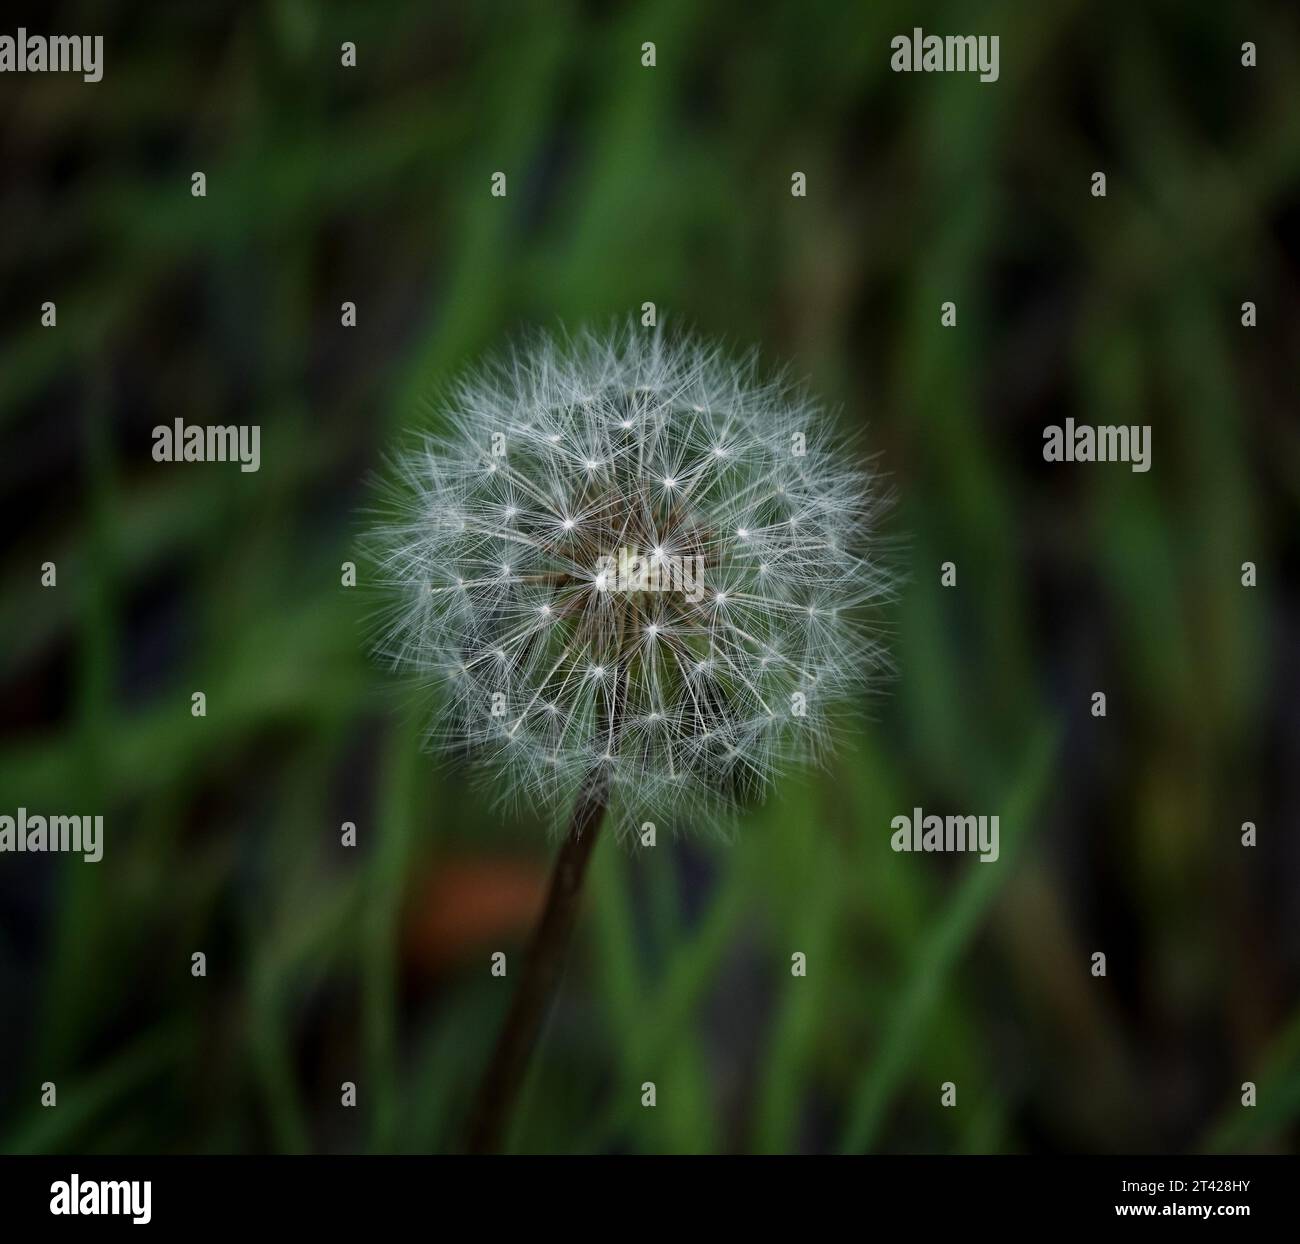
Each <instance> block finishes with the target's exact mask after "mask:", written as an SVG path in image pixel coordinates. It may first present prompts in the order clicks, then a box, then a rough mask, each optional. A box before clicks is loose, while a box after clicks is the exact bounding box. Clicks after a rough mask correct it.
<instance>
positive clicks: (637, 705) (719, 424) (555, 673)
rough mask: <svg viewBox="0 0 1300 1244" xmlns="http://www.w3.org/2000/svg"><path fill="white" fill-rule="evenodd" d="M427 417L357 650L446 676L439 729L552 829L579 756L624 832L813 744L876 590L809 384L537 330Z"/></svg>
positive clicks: (846, 701)
mask: <svg viewBox="0 0 1300 1244" xmlns="http://www.w3.org/2000/svg"><path fill="white" fill-rule="evenodd" d="M440 415H441V418H440V423H441V430H440V431H439V432H438V433H437V434H430V435H427V436H425V437H423V438H422V439H421V440H420V441H419V443H418V444H416V445H415V446H414V447H413V448H412V449H411V451H410V452H408V453H405V454H403V455H401V456H400V457H398V458H397V459H396V461H395V468H396V469H395V471H394V478H393V480H392V482H391V484H390V486H389V487H388V488H387V490H386V491H385V494H384V505H383V510H382V514H381V518H380V521H379V522H378V524H377V526H376V528H375V530H374V531H373V533H372V540H371V547H372V549H373V553H374V558H375V563H376V566H377V574H376V576H375V577H376V578H377V579H378V581H379V582H380V584H381V587H382V590H383V593H384V600H385V605H384V610H383V612H382V614H381V621H380V625H379V629H378V633H377V641H376V647H377V649H378V651H379V652H380V653H381V654H382V655H383V656H384V657H386V658H387V659H388V660H390V661H391V662H392V663H393V664H394V665H395V666H397V667H400V668H402V669H405V670H408V671H410V672H411V673H413V674H414V675H416V676H417V677H419V678H420V679H421V680H426V681H429V682H436V683H440V684H441V685H442V688H443V691H442V694H443V697H444V700H443V702H442V703H441V704H440V705H439V707H438V711H437V716H436V725H435V727H434V729H433V731H432V734H431V738H432V741H433V742H434V743H435V744H436V745H438V746H440V747H446V748H450V749H454V750H456V751H457V752H458V753H465V752H468V753H472V754H474V755H475V756H476V757H477V759H478V760H479V762H480V764H481V767H482V769H483V770H484V774H485V777H486V779H487V782H488V784H489V785H490V787H491V789H493V790H494V791H495V792H496V793H498V794H499V795H501V796H502V797H503V798H505V799H507V800H508V801H510V802H514V803H521V804H527V805H529V806H531V807H534V808H539V809H542V810H544V811H545V813H546V814H547V816H548V819H549V820H550V822H551V823H552V824H554V825H556V826H558V825H561V824H563V823H564V821H565V820H566V819H567V817H568V815H569V813H570V811H571V809H572V807H573V804H574V800H575V798H576V797H577V794H578V792H579V791H580V790H581V788H582V785H583V784H584V783H585V782H589V781H591V780H592V775H593V773H599V774H601V775H602V780H604V781H605V782H607V783H608V790H609V802H610V815H611V818H612V820H613V824H614V826H615V828H616V829H618V830H619V831H620V832H622V833H629V832H634V831H635V829H636V827H637V826H639V825H640V824H641V823H642V822H644V821H645V820H647V819H649V820H655V821H657V822H660V823H664V822H667V823H669V824H673V825H674V826H675V827H681V828H686V827H687V826H689V825H695V826H698V827H709V826H721V825H724V824H725V823H726V821H727V819H728V818H729V817H730V815H731V814H732V813H733V812H734V811H735V810H736V809H737V808H739V807H741V806H744V805H745V804H747V803H749V802H751V801H753V800H755V799H757V798H761V797H763V796H764V795H765V794H766V793H767V791H768V789H769V788H770V786H771V784H772V782H773V781H774V780H775V779H776V777H777V776H778V775H779V774H781V773H782V772H783V771H785V770H786V769H788V768H790V767H792V766H795V765H799V764H804V763H809V762H817V761H819V760H821V759H822V758H823V757H824V756H825V754H826V752H827V749H828V746H829V745H830V743H831V741H832V738H833V734H834V731H835V724H836V720H837V717H838V715H839V712H840V710H842V709H845V708H846V707H849V706H851V705H852V704H854V703H855V702H858V701H860V700H861V699H862V696H863V694H864V693H865V692H868V691H870V690H871V689H872V687H873V686H874V684H875V682H876V681H877V679H878V676H879V675H881V674H883V673H884V672H885V669H886V664H887V663H886V657H885V656H884V652H883V646H882V645H881V643H880V642H879V639H878V636H877V635H876V633H875V629H874V627H873V620H874V618H875V616H876V614H877V612H878V610H879V607H880V605H881V604H883V603H884V602H885V601H886V600H887V599H888V597H889V594H890V591H891V586H892V584H891V580H890V578H889V575H888V573H887V571H885V570H883V569H882V568H881V564H880V558H879V556H878V555H877V554H878V550H877V548H876V541H875V527H876V520H877V518H878V515H879V512H880V509H881V506H882V504H883V496H882V493H881V490H880V488H879V485H878V484H877V482H876V481H875V479H874V477H873V476H872V475H871V474H870V473H869V471H868V470H867V469H866V468H865V466H864V465H863V464H862V463H861V461H860V460H859V459H858V458H857V456H856V455H855V454H854V453H853V452H852V451H851V449H850V448H849V447H848V446H847V445H846V443H845V442H844V440H843V439H842V438H840V437H838V436H837V435H836V433H835V430H834V426H833V423H832V421H831V419H830V417H829V416H828V415H827V414H826V413H825V412H824V411H823V410H822V409H821V408H820V407H819V406H818V405H817V404H816V403H815V402H814V401H813V400H812V399H811V398H810V397H809V396H808V395H807V394H806V393H804V392H802V391H801V390H799V389H797V388H795V387H794V386H792V385H791V384H789V383H788V382H787V381H785V380H784V379H780V378H778V379H769V378H765V376H764V375H763V374H762V373H761V372H760V369H759V367H758V364H757V362H756V360H755V359H754V358H753V357H750V358H748V359H744V360H740V361H737V360H736V359H734V358H732V357H730V356H728V355H727V354H726V353H725V352H723V351H722V350H719V349H717V348H714V347H712V346H710V345H708V344H705V343H702V342H699V341H696V340H691V339H679V340H676V341H672V340H669V339H667V338H665V337H663V336H661V335H656V334H654V333H647V332H644V331H643V330H640V329H639V328H635V327H633V328H628V329H624V330H622V331H621V332H614V333H610V334H585V335H582V336H579V337H577V338H576V339H572V340H570V339H565V340H555V339H545V338H544V339H539V340H538V341H536V342H535V343H534V344H533V345H532V346H530V347H529V348H527V349H522V350H518V351H516V352H515V353H513V354H510V355H508V356H504V357H503V358H501V359H499V360H498V361H497V362H495V363H491V364H488V365H487V366H486V367H484V368H482V369H480V370H479V371H477V372H476V373H474V374H472V375H470V376H468V377H466V378H465V379H463V380H462V381H461V382H459V384H457V385H456V386H455V388H454V389H453V390H452V391H451V392H450V394H449V395H448V398H447V399H446V401H445V402H444V403H443V405H442V407H441V412H440ZM497 434H499V436H497ZM485 435H486V436H488V437H491V438H493V439H494V443H495V441H497V440H499V442H500V443H501V445H502V446H503V448H504V452H503V453H499V454H498V455H497V456H495V457H493V458H492V460H490V461H489V462H488V463H487V464H486V467H487V469H486V470H484V469H483V467H484V463H483V445H484V438H485ZM796 441H798V443H799V444H800V445H801V446H806V450H804V451H803V452H801V453H800V455H799V456H798V457H797V458H796V457H795V456H794V455H793V453H792V449H791V446H792V444H794V443H795V442H796ZM494 452H495V451H494ZM620 550H630V552H629V553H628V555H627V557H626V558H625V559H624V563H623V564H625V565H629V566H634V567H635V568H636V569H637V573H638V574H641V575H645V574H646V573H647V572H651V571H652V572H653V575H652V578H653V583H654V586H652V587H647V586H645V585H644V582H643V581H640V580H638V582H637V583H634V584H631V585H629V584H628V583H626V582H624V581H623V580H622V579H621V578H620V572H616V571H615V570H614V569H613V567H614V566H615V565H616V564H619V563H618V561H617V559H618V558H619V556H620ZM684 570H689V572H690V573H689V575H685V574H684V573H683V572H684ZM697 579H698V582H697ZM452 585H454V590H453V588H452ZM799 697H802V698H803V701H804V704H803V705H802V709H801V711H799V712H795V711H793V710H792V704H793V703H794V702H795V700H796V699H797V698H799Z"/></svg>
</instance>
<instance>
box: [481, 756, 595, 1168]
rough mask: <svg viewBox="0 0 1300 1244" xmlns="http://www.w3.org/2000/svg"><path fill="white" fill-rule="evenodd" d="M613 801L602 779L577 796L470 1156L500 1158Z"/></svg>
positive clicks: (491, 1065) (491, 1067)
mask: <svg viewBox="0 0 1300 1244" xmlns="http://www.w3.org/2000/svg"><path fill="white" fill-rule="evenodd" d="M608 795H609V790H608V785H607V783H606V780H605V778H604V776H603V775H602V776H599V777H595V778H593V779H592V780H591V781H588V782H587V783H586V784H584V786H583V789H582V792H581V794H580V795H579V796H578V801H577V804H576V806H575V807H574V810H573V817H572V819H571V820H570V822H569V829H568V833H567V834H566V835H565V838H564V842H563V843H562V844H561V846H560V850H559V854H558V855H556V857H555V865H554V867H553V868H552V870H551V884H550V889H549V890H548V892H547V895H546V906H545V908H544V909H543V911H542V916H541V919H540V920H539V921H538V922H537V927H536V928H535V929H534V930H533V937H532V941H531V942H530V944H529V947H528V955H527V960H526V962H525V964H524V974H523V978H522V980H521V981H520V982H519V988H518V990H517V991H516V993H515V996H514V1000H513V1001H512V1002H511V1004H510V1013H509V1015H507V1016H506V1021H505V1025H504V1027H503V1028H502V1029H501V1035H500V1036H499V1037H498V1038H497V1044H496V1049H495V1050H494V1051H493V1053H492V1057H491V1059H490V1060H489V1062H488V1066H487V1071H486V1073H485V1074H484V1076H483V1080H482V1083H481V1084H480V1085H479V1090H478V1097H477V1099H476V1101H475V1105H474V1111H473V1114H472V1115H471V1116H470V1126H469V1136H468V1142H467V1148H468V1150H469V1152H470V1153H495V1152H497V1151H498V1150H499V1149H500V1148H501V1146H502V1143H503V1141H504V1140H505V1138H506V1129H507V1128H508V1127H509V1124H510V1117H511V1115H512V1114H513V1112H514V1108H515V1103H516V1101H517V1100H518V1097H519V1090H520V1089H521V1088H522V1087H523V1082H524V1076H525V1074H526V1072H527V1070H528V1063H529V1060H530V1059H531V1058H532V1054H533V1050H534V1049H535V1047H536V1045H537V1038H538V1036H539V1034H540V1033H541V1030H542V1025H543V1023H544V1021H545V1019H546V1012H547V1009H548V1008H549V1005H550V1003H551V1001H552V999H553V998H554V996H555V992H556V989H557V988H558V986H559V983H560V977H561V975H562V974H563V971H564V958H565V955H566V953H567V952H568V949H569V940H570V937H571V935H572V933H573V925H574V921H575V919H576V917H577V914H578V900H579V897H580V896H581V893H582V881H583V878H584V876H585V875H586V872H587V864H588V863H589V862H590V860H591V852H592V848H593V847H594V846H595V845H596V836H597V834H598V833H599V832H600V824H601V821H602V820H603V819H604V816H605V807H606V804H607V802H608Z"/></svg>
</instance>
